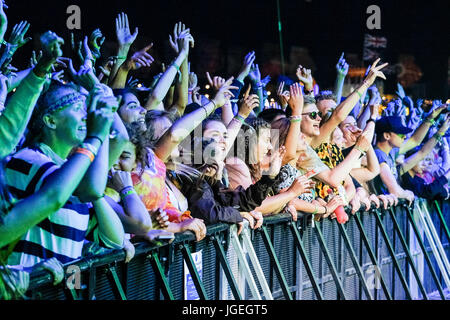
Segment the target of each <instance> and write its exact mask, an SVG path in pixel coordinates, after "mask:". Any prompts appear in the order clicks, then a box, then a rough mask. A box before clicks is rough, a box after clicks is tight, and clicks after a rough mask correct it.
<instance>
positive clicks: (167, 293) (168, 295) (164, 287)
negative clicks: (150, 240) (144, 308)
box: [148, 251, 175, 300]
mask: <svg viewBox="0 0 450 320" xmlns="http://www.w3.org/2000/svg"><path fill="white" fill-rule="evenodd" d="M148 258H149V259H150V263H151V265H152V268H153V271H154V272H155V275H156V277H157V278H158V280H159V283H160V284H161V291H162V294H163V295H164V298H165V299H167V300H175V298H174V296H173V293H172V290H171V289H170V285H169V281H168V280H167V277H166V275H165V273H164V268H163V266H162V265H161V262H160V261H159V257H158V254H157V253H156V251H152V253H151V254H150V255H148Z"/></svg>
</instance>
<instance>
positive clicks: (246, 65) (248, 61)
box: [238, 51, 256, 81]
mask: <svg viewBox="0 0 450 320" xmlns="http://www.w3.org/2000/svg"><path fill="white" fill-rule="evenodd" d="M255 58H256V57H255V51H252V52H249V53H248V54H247V55H246V56H245V58H244V62H243V63H242V67H241V71H240V72H239V76H238V80H240V81H244V79H245V78H246V77H247V76H248V74H249V73H250V69H251V67H252V65H253V62H254V61H255Z"/></svg>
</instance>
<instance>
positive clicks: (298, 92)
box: [288, 82, 303, 115]
mask: <svg viewBox="0 0 450 320" xmlns="http://www.w3.org/2000/svg"><path fill="white" fill-rule="evenodd" d="M288 104H289V107H290V108H291V109H292V114H293V115H301V114H302V111H303V94H302V89H301V88H300V85H299V84H298V83H297V82H296V83H294V84H293V85H291V86H290V87H289V100H288Z"/></svg>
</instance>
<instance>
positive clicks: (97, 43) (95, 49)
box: [89, 29, 105, 59]
mask: <svg viewBox="0 0 450 320" xmlns="http://www.w3.org/2000/svg"><path fill="white" fill-rule="evenodd" d="M103 42H105V37H104V36H103V34H102V32H101V30H100V29H95V30H94V31H93V32H92V34H91V35H90V37H89V46H90V48H91V51H92V54H93V55H94V57H95V58H96V59H98V58H100V48H101V47H102V45H103Z"/></svg>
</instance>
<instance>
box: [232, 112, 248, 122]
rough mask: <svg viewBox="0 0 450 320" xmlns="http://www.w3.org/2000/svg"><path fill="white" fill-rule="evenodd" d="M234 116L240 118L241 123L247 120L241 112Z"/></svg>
mask: <svg viewBox="0 0 450 320" xmlns="http://www.w3.org/2000/svg"><path fill="white" fill-rule="evenodd" d="M234 118H235V119H236V120H238V121H239V122H240V123H241V124H244V122H245V118H244V117H243V116H241V115H240V114H239V113H238V114H237V115H236V116H235V117H234Z"/></svg>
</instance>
